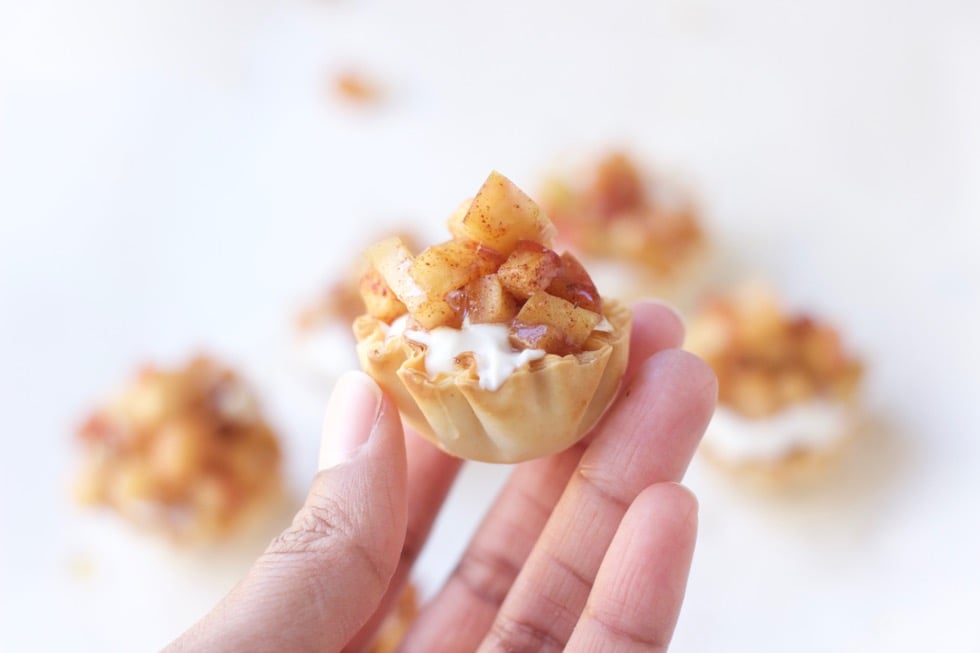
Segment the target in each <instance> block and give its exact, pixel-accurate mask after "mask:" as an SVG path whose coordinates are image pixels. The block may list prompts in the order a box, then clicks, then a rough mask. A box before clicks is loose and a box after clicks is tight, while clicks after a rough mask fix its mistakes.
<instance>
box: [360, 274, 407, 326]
mask: <svg viewBox="0 0 980 653" xmlns="http://www.w3.org/2000/svg"><path fill="white" fill-rule="evenodd" d="M360 290H361V299H362V300H364V306H365V307H366V308H367V312H368V315H370V316H371V317H374V318H377V319H379V320H381V321H382V322H387V323H388V324H391V322H392V321H393V320H395V319H396V318H398V317H400V316H402V315H404V314H405V312H406V311H407V310H408V309H407V308H405V304H403V303H402V302H401V301H399V300H398V298H397V297H395V293H394V292H393V291H392V290H391V288H389V287H388V284H387V283H385V280H384V278H383V277H382V276H381V273H380V272H378V271H377V270H376V269H375V268H371V269H370V270H368V271H367V272H366V273H365V274H364V276H363V277H361V285H360Z"/></svg>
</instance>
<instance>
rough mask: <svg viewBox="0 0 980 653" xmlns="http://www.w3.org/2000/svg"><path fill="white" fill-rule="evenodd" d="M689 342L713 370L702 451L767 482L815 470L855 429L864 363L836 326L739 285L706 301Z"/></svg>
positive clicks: (758, 287)
mask: <svg viewBox="0 0 980 653" xmlns="http://www.w3.org/2000/svg"><path fill="white" fill-rule="evenodd" d="M686 348H687V349H689V350H690V351H692V352H693V353H695V354H698V355H699V356H701V357H702V358H704V359H705V360H706V361H707V362H708V364H709V365H711V367H712V368H713V369H714V371H715V374H717V376H718V406H717V408H716V410H715V414H714V417H713V418H712V421H711V423H710V425H709V426H708V429H707V431H706V433H705V436H704V440H703V442H702V446H701V448H702V451H703V452H704V453H705V454H706V455H707V456H708V457H709V458H710V459H711V460H713V461H715V462H717V463H719V464H721V465H722V466H724V467H726V468H728V469H731V470H734V471H737V472H740V473H744V474H746V475H749V476H752V477H755V478H757V479H760V480H765V481H783V480H790V479H800V478H803V477H808V476H811V475H812V472H815V471H818V470H820V469H822V468H823V467H824V466H825V464H826V463H827V462H828V461H829V460H830V459H832V458H834V457H835V456H836V455H837V454H838V453H839V452H840V451H841V450H842V448H843V446H844V445H845V443H846V442H847V441H848V440H849V438H850V436H852V435H854V431H855V428H856V426H857V419H858V410H857V409H858V406H857V399H858V397H857V395H858V389H859V382H860V378H861V373H862V366H861V363H860V362H859V361H858V360H857V359H856V358H854V357H853V356H852V355H850V354H849V353H848V352H847V351H846V350H845V348H844V345H843V343H842V342H841V337H840V334H839V333H838V331H837V330H836V329H834V328H833V327H831V326H829V325H827V324H824V323H821V322H819V321H818V320H816V319H815V318H813V317H812V316H809V315H788V314H787V313H786V312H785V311H784V310H783V309H782V307H781V306H780V305H779V303H778V301H777V298H776V296H775V293H774V292H773V291H772V289H771V288H769V287H767V286H765V285H762V284H760V283H750V284H745V285H742V286H740V287H739V288H737V289H736V290H734V291H733V292H731V293H729V294H727V295H719V296H714V297H711V298H709V299H707V300H706V301H705V302H704V305H703V306H702V308H701V310H700V312H698V313H697V314H696V315H695V316H694V317H693V319H691V320H690V322H689V325H688V336H687V342H686Z"/></svg>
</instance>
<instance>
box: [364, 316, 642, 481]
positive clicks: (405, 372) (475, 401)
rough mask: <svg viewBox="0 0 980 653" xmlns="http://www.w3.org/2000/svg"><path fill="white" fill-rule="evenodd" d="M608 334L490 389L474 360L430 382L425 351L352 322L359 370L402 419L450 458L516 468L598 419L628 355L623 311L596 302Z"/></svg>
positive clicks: (568, 441)
mask: <svg viewBox="0 0 980 653" xmlns="http://www.w3.org/2000/svg"><path fill="white" fill-rule="evenodd" d="M603 315H604V316H605V318H606V319H607V320H608V321H609V323H610V324H611V325H612V330H611V331H610V332H608V333H606V332H601V331H594V332H593V333H592V335H591V336H590V337H589V339H588V340H587V341H586V343H585V345H584V347H583V350H582V351H581V352H580V353H578V354H569V355H567V356H557V355H555V354H547V355H546V356H544V357H543V358H541V359H539V360H537V361H533V362H531V363H530V364H528V365H526V366H523V367H521V368H520V369H518V370H516V371H515V372H514V373H513V374H511V376H509V377H508V378H507V379H506V380H505V381H504V382H503V384H502V385H501V386H500V387H499V388H497V389H496V390H493V391H490V390H485V389H483V388H481V387H480V385H479V377H478V376H477V371H476V364H475V362H470V364H469V365H468V366H466V367H457V369H455V370H454V371H453V372H452V373H449V374H446V373H441V374H439V375H437V376H436V377H435V378H434V379H430V378H429V376H428V373H427V372H426V369H425V347H424V346H423V345H420V344H418V343H415V342H412V341H410V340H407V339H406V338H404V337H403V336H397V337H393V338H388V337H387V335H386V331H387V325H386V324H384V323H383V322H380V321H379V320H377V319H376V318H373V317H371V316H369V315H362V316H360V317H358V318H357V319H356V320H355V321H354V335H355V337H356V338H357V355H358V358H359V359H360V361H361V366H362V367H363V368H364V370H365V371H366V372H367V373H368V374H369V375H371V377H373V378H374V380H375V381H377V382H378V385H380V386H381V387H382V389H384V391H385V392H386V393H387V394H388V395H389V396H390V397H392V398H393V399H394V401H395V403H396V404H397V406H398V409H399V411H400V412H401V414H402V417H403V418H404V419H405V421H406V422H408V424H409V425H410V426H411V427H412V428H413V429H415V430H416V431H418V432H419V433H420V434H421V435H423V436H424V437H426V438H427V439H429V440H431V441H432V442H434V443H435V444H437V445H438V446H439V447H440V448H442V449H443V450H445V451H446V452H447V453H450V454H452V455H454V456H458V457H460V458H467V459H470V460H479V461H483V462H493V463H517V462H521V461H524V460H530V459H532V458H538V457H541V456H546V455H548V454H551V453H555V452H557V451H561V450H563V449H566V448H568V447H570V446H571V445H573V444H574V443H575V442H577V441H578V440H579V439H580V438H582V437H583V436H584V435H585V434H586V433H588V432H589V430H590V429H591V428H592V427H593V426H594V425H595V424H596V422H598V421H599V418H600V417H601V416H602V414H603V413H604V412H605V410H606V408H607V407H608V406H609V404H610V403H611V402H612V400H613V398H614V397H615V395H616V392H617V391H618V389H619V385H620V381H621V380H622V377H623V372H624V371H625V369H626V360H627V356H628V354H629V335H630V325H631V322H632V318H633V314H632V311H630V309H628V308H626V307H625V306H623V305H621V304H619V303H618V302H616V301H615V300H605V301H604V302H603Z"/></svg>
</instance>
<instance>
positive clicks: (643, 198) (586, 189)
mask: <svg viewBox="0 0 980 653" xmlns="http://www.w3.org/2000/svg"><path fill="white" fill-rule="evenodd" d="M541 203H542V206H543V208H544V210H545V212H546V213H547V214H548V216H549V217H550V218H551V219H552V221H553V222H554V224H555V226H556V227H557V228H558V236H557V241H558V242H559V243H560V244H561V245H562V246H563V247H566V248H567V249H569V250H570V251H572V252H574V253H575V255H576V256H578V257H579V258H580V259H581V260H582V262H583V263H584V264H585V265H586V266H587V267H588V269H589V271H590V272H591V273H592V275H593V278H594V279H595V281H596V285H597V286H598V287H599V290H600V291H602V292H605V293H611V294H614V295H616V296H618V297H619V298H620V299H623V300H627V301H630V300H634V299H639V298H643V297H659V298H662V299H665V300H667V301H669V302H671V303H673V304H675V305H677V306H678V307H681V308H686V307H688V306H690V305H692V304H693V303H694V301H695V300H696V298H697V296H698V295H699V294H700V292H701V291H702V289H703V287H704V285H705V282H706V278H707V268H708V265H707V264H708V254H709V247H708V239H707V237H706V234H705V231H704V228H703V226H702V224H701V219H700V216H699V212H698V209H697V207H696V206H695V203H694V201H693V199H692V198H691V196H690V195H689V194H687V193H686V192H685V191H684V190H683V189H682V188H681V187H680V186H679V184H677V183H672V182H670V181H668V180H667V179H665V178H663V177H662V176H658V175H653V174H650V173H649V171H647V170H644V169H642V168H641V166H640V165H639V164H638V163H637V161H636V160H635V159H634V158H632V157H631V156H630V155H628V154H626V153H623V152H611V153H608V154H606V155H604V156H602V157H601V158H598V159H597V160H595V161H594V162H593V163H592V164H591V165H590V166H583V167H581V168H580V169H578V170H576V171H571V172H569V173H568V174H567V175H564V176H562V175H560V174H556V175H553V176H551V177H550V178H549V179H547V181H546V182H545V184H544V186H543V189H542V191H541Z"/></svg>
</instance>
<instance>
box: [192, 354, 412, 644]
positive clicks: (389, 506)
mask: <svg viewBox="0 0 980 653" xmlns="http://www.w3.org/2000/svg"><path fill="white" fill-rule="evenodd" d="M405 485H406V465H405V441H404V437H403V434H402V427H401V421H400V419H399V416H398V411H397V410H396V409H395V407H394V405H392V404H391V403H390V402H389V401H388V400H387V399H386V398H385V397H384V395H383V394H382V392H381V390H380V389H379V388H378V386H377V384H375V383H374V381H373V380H371V378H370V377H369V376H367V375H366V374H364V373H362V372H348V373H347V374H345V375H344V376H343V377H341V378H340V380H339V381H338V382H337V385H336V387H335V388H334V392H333V395H332V396H331V398H330V402H329V404H328V406H327V413H326V416H325V418H324V426H323V440H322V443H321V451H320V471H319V473H318V474H317V475H316V477H315V478H314V480H313V486H312V487H311V489H310V493H309V495H308V496H307V498H306V502H305V503H304V505H303V507H302V508H301V509H300V511H299V513H297V515H296V517H295V519H294V520H293V523H292V525H291V526H290V527H289V528H288V529H286V531H284V532H283V533H282V534H281V535H279V536H278V537H277V538H276V539H275V540H274V541H273V542H272V544H271V545H270V546H269V548H268V549H267V550H266V552H265V553H264V554H263V555H262V556H261V557H260V558H259V559H258V561H257V562H256V563H255V565H253V567H252V569H251V570H250V571H249V573H248V575H247V576H246V577H245V579H244V580H243V581H242V582H241V583H240V584H239V585H238V586H237V587H235V589H233V590H232V591H231V593H230V594H229V595H228V596H227V597H225V599H224V600H223V601H222V602H221V603H220V604H219V605H218V606H217V607H216V608H215V609H214V610H213V611H212V612H211V613H210V614H209V615H208V616H207V617H205V618H204V619H203V620H202V621H201V622H199V623H198V624H197V625H195V626H194V627H193V628H192V629H191V630H190V631H188V633H186V634H185V635H184V637H183V638H181V640H180V641H179V642H177V644H184V645H185V646H186V650H196V649H198V648H200V649H201V650H209V651H211V650H221V651H225V650H228V651H232V650H234V651H240V650H250V651H265V650H268V651H337V650H340V649H341V648H342V647H343V646H344V644H345V643H346V642H347V641H348V640H349V639H350V638H351V637H353V636H354V634H355V633H357V631H358V630H359V629H360V627H361V626H362V625H363V624H364V623H365V622H366V621H367V620H368V618H369V617H370V616H371V614H372V613H373V612H374V611H375V610H376V608H377V606H378V603H379V602H380V600H381V598H382V596H384V593H385V591H386V590H387V588H388V583H389V581H390V580H391V577H392V575H393V574H394V572H395V568H396V566H397V563H398V558H399V555H400V553H401V548H402V544H403V542H404V539H405V524H406V512H407V508H406V504H405V495H406V492H405ZM185 640H187V641H185ZM178 649H179V650H185V647H182V646H178Z"/></svg>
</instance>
